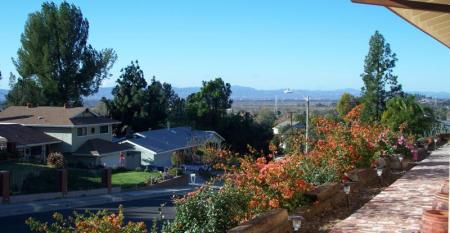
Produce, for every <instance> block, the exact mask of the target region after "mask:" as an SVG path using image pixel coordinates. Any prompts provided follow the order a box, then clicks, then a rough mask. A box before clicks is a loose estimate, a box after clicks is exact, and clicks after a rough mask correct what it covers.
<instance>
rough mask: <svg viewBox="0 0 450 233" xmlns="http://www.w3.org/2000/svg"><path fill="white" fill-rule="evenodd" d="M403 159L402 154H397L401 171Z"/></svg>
mask: <svg viewBox="0 0 450 233" xmlns="http://www.w3.org/2000/svg"><path fill="white" fill-rule="evenodd" d="M403 159H405V157H404V156H403V155H399V156H398V160H399V161H400V169H401V170H402V172H403V171H404V169H403Z"/></svg>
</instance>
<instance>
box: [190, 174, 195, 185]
mask: <svg viewBox="0 0 450 233" xmlns="http://www.w3.org/2000/svg"><path fill="white" fill-rule="evenodd" d="M195 178H196V175H195V173H192V174H191V184H193V185H195Z"/></svg>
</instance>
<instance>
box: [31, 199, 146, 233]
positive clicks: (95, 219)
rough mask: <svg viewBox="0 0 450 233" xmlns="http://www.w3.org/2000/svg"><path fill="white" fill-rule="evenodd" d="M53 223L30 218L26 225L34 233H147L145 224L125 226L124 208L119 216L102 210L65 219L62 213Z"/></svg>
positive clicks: (54, 218)
mask: <svg viewBox="0 0 450 233" xmlns="http://www.w3.org/2000/svg"><path fill="white" fill-rule="evenodd" d="M53 220H54V221H53V223H50V224H49V223H48V222H40V221H37V220H35V219H33V218H28V219H27V220H26V224H27V225H28V226H29V227H30V230H31V231H34V232H47V233H55V232H64V233H79V232H89V233H104V232H108V233H146V232H147V228H146V226H145V224H144V223H143V222H131V221H130V222H128V223H126V224H125V222H124V216H123V208H122V206H119V212H118V213H117V214H115V213H111V212H108V211H107V210H101V211H98V212H96V213H92V212H89V211H86V212H85V213H84V214H79V213H75V214H74V217H68V218H65V217H64V216H63V215H62V214H60V213H54V214H53Z"/></svg>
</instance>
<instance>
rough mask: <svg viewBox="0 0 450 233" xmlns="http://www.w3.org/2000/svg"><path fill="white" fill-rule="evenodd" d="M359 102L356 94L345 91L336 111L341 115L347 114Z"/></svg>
mask: <svg viewBox="0 0 450 233" xmlns="http://www.w3.org/2000/svg"><path fill="white" fill-rule="evenodd" d="M357 104H358V100H357V98H356V97H355V96H353V95H351V94H350V93H347V92H345V93H344V94H342V96H341V98H340V99H339V101H338V103H337V105H336V111H337V112H338V113H339V116H340V117H343V116H345V115H347V113H348V112H350V110H352V109H353V108H354V107H356V105H357Z"/></svg>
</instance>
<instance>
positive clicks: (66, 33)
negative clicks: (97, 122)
mask: <svg viewBox="0 0 450 233" xmlns="http://www.w3.org/2000/svg"><path fill="white" fill-rule="evenodd" d="M88 31H89V22H88V20H87V19H86V18H84V17H83V14H82V12H81V10H80V8H78V7H76V6H75V5H73V4H69V3H67V2H62V3H61V4H60V5H59V6H58V5H56V4H55V3H52V2H50V3H49V2H46V3H43V4H42V8H41V10H40V11H37V12H34V13H31V14H30V15H29V16H28V19H27V22H26V24H25V30H24V32H23V33H22V35H21V39H20V42H21V47H20V48H19V50H18V51H17V59H14V64H15V66H16V69H17V72H18V73H19V74H20V76H21V77H23V78H25V79H26V78H28V77H30V76H32V75H36V77H37V79H36V82H37V84H38V86H39V88H41V89H42V93H43V95H44V97H45V99H44V100H43V101H44V102H45V103H44V104H46V105H56V106H58V105H63V104H67V103H68V104H72V105H76V106H78V105H82V97H83V96H88V95H91V94H93V93H95V92H97V91H98V88H99V86H100V85H101V83H102V81H103V80H104V79H105V78H107V77H108V71H109V70H110V69H111V67H112V65H113V63H114V62H115V60H116V54H115V52H114V51H113V50H112V49H103V50H101V51H97V50H95V49H94V48H93V47H92V46H91V45H90V44H88V43H87V39H88V34H89V33H88ZM18 83H19V82H18Z"/></svg>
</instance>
